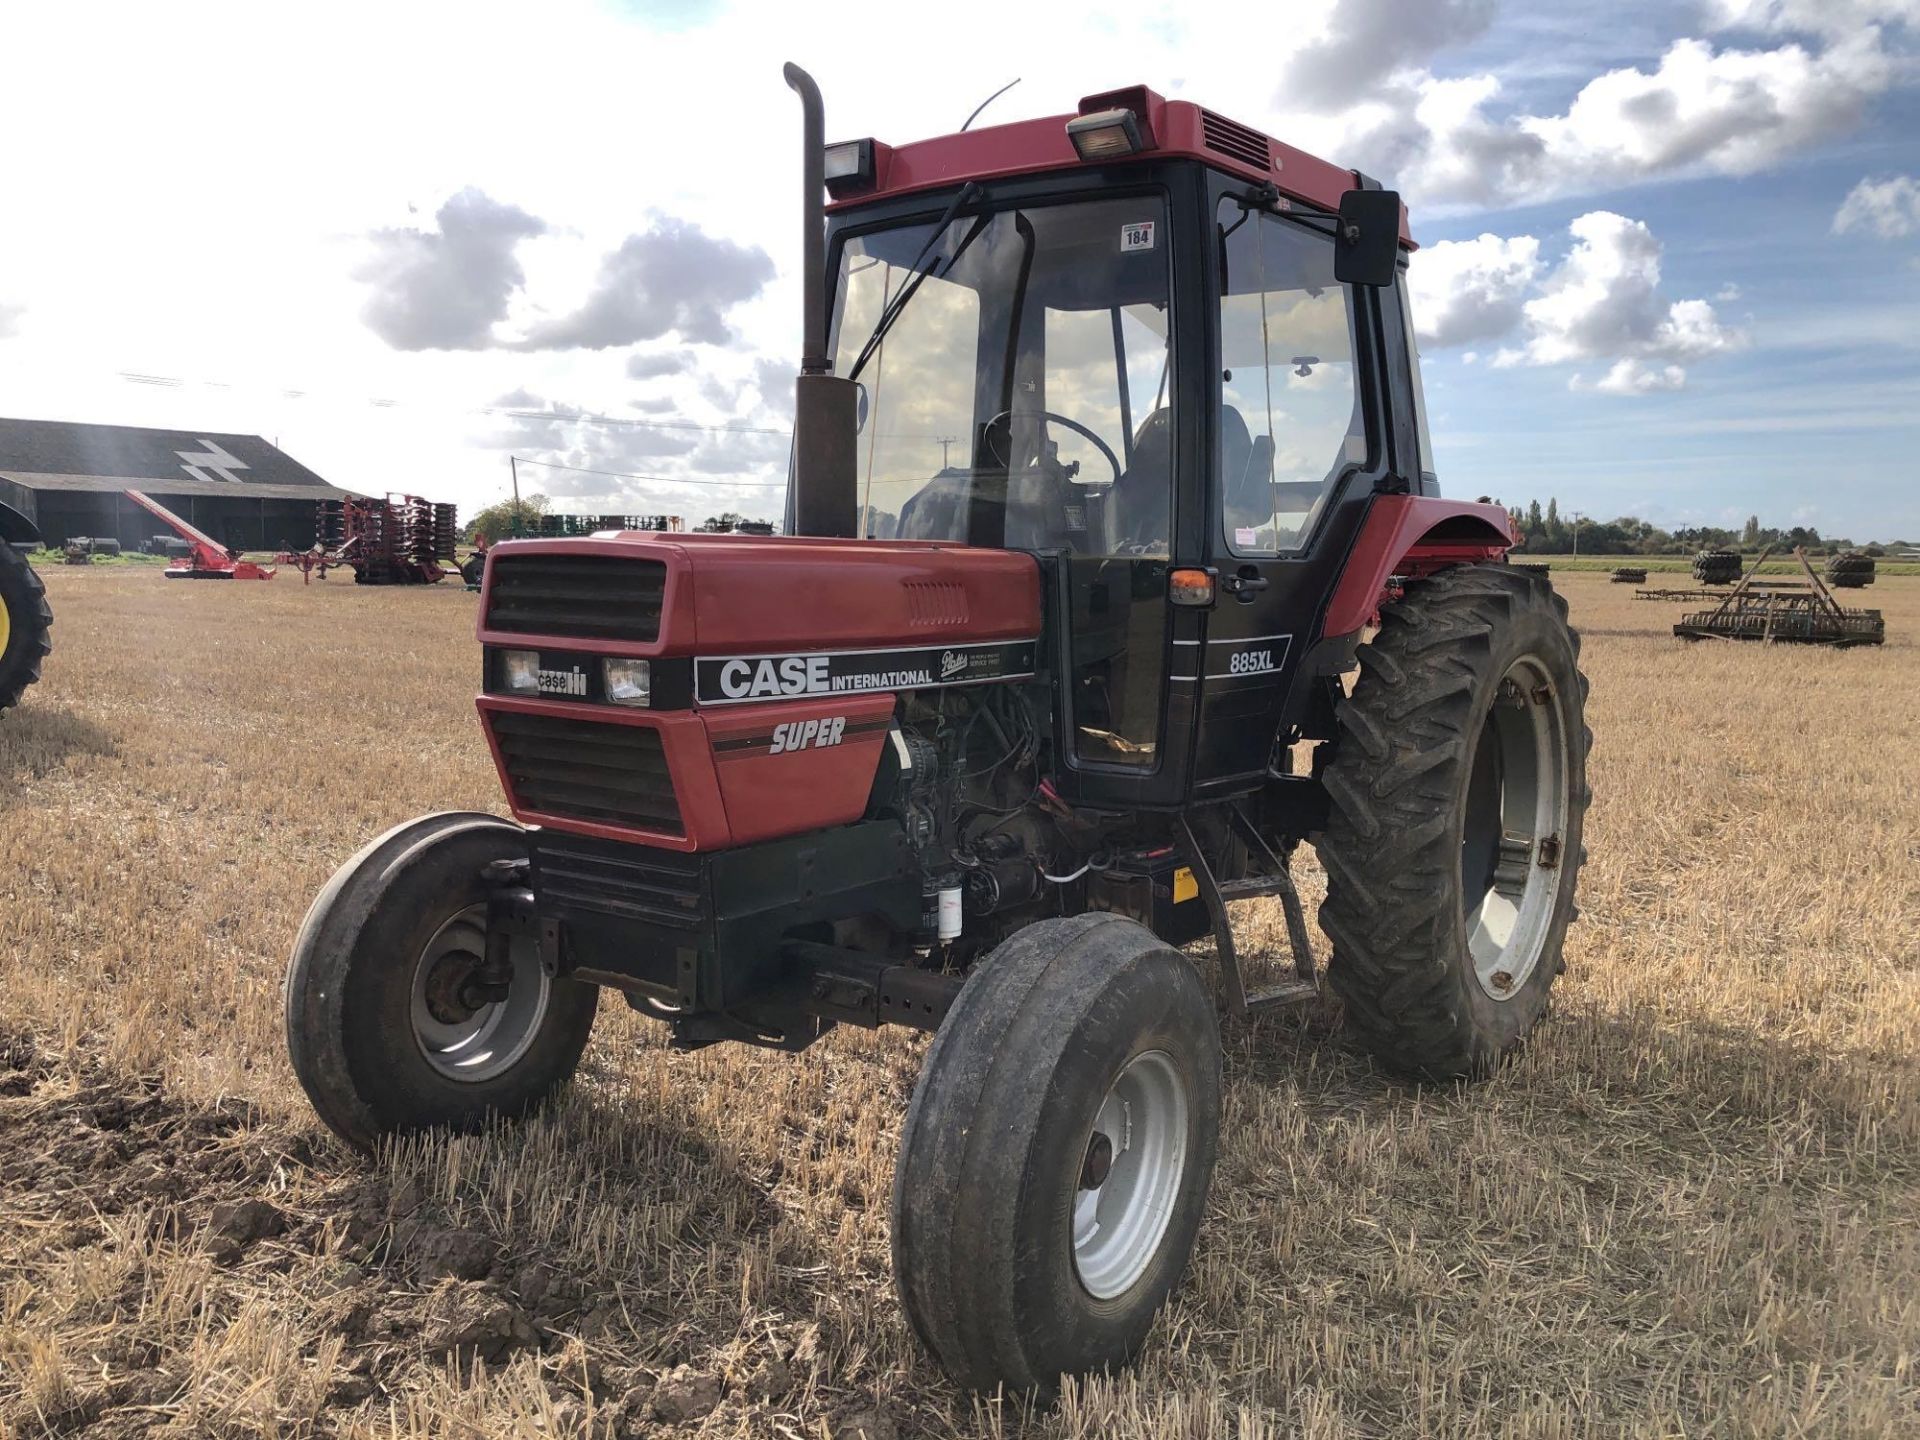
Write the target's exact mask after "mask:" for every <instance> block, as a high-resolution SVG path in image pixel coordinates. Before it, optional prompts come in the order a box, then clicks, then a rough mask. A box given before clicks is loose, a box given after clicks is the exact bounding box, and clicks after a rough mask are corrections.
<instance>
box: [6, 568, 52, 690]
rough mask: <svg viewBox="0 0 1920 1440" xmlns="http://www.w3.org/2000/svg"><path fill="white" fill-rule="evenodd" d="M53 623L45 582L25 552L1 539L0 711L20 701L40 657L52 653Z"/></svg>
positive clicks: (37, 670)
mask: <svg viewBox="0 0 1920 1440" xmlns="http://www.w3.org/2000/svg"><path fill="white" fill-rule="evenodd" d="M52 624H53V611H52V609H50V608H49V607H48V605H47V588H46V585H45V584H44V583H43V582H42V581H41V579H40V577H39V576H38V575H36V574H34V572H33V567H32V566H31V565H29V564H27V561H26V557H25V556H24V555H22V554H21V553H20V552H19V551H18V550H16V549H14V547H13V546H12V545H11V544H9V543H8V542H7V541H5V540H0V710H6V709H8V708H10V707H12V706H14V705H17V704H19V703H20V696H21V695H22V694H23V693H25V691H26V688H27V687H28V686H29V685H31V684H33V682H34V681H36V680H38V679H39V678H40V662H41V660H43V659H44V658H45V657H46V656H48V655H50V654H52V653H53V645H52V643H51V642H50V641H49V640H48V639H47V630H48V627H49V626H51V625H52Z"/></svg>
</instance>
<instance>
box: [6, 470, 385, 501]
mask: <svg viewBox="0 0 1920 1440" xmlns="http://www.w3.org/2000/svg"><path fill="white" fill-rule="evenodd" d="M0 480H11V481H13V483H14V484H16V485H24V486H25V487H26V488H27V489H29V490H80V491H90V492H94V493H110V492H116V491H122V490H141V491H144V492H146V493H147V494H150V495H153V496H156V497H158V496H163V495H211V496H218V497H221V498H223V499H227V500H340V499H344V498H345V497H346V496H347V494H348V493H349V492H347V491H345V490H342V489H340V488H339V487H338V486H337V485H329V484H327V482H326V481H324V480H320V479H318V478H317V477H316V479H315V480H314V482H313V483H311V484H299V485H261V484H253V485H232V484H229V483H228V482H226V481H225V480H189V479H188V478H187V477H186V476H184V475H183V476H181V477H180V478H179V479H177V480H176V479H166V478H161V479H148V478H146V477H144V476H139V475H46V474H39V473H36V472H34V471H31V470H0Z"/></svg>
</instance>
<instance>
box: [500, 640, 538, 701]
mask: <svg viewBox="0 0 1920 1440" xmlns="http://www.w3.org/2000/svg"><path fill="white" fill-rule="evenodd" d="M500 678H501V679H502V680H503V681H505V682H506V687H507V692H508V693H509V694H511V695H538V694H539V693H540V652H539V651H538V650H502V651H501V652H500Z"/></svg>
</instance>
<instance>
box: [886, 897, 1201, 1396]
mask: <svg viewBox="0 0 1920 1440" xmlns="http://www.w3.org/2000/svg"><path fill="white" fill-rule="evenodd" d="M1219 1126H1220V1037H1219V1030H1218V1022H1217V1020H1216V1018H1215V1015H1214V1009H1213V1005H1212V1002H1211V1001H1210V1000H1209V999H1208V998H1207V993H1206V990H1205V988H1204V987H1203V986H1202V985H1201V983H1200V979H1199V976H1198V975H1196V974H1195V973H1194V970H1193V967H1192V965H1191V964H1190V963H1188V961H1187V960H1186V959H1185V958H1184V957H1183V956H1181V955H1180V953H1179V952H1178V951H1175V950H1172V949H1169V948H1168V947H1167V946H1166V945H1165V944H1164V943H1162V942H1161V941H1160V940H1159V939H1158V938H1156V937H1155V936H1154V935H1153V934H1152V933H1151V932H1149V931H1148V930H1146V929H1145V928H1144V927H1142V926H1140V925H1138V924H1135V923H1134V922H1133V921H1131V920H1127V919H1123V918H1121V917H1119V916H1115V915H1101V914H1090V915H1078V916H1074V917H1071V918H1068V919H1057V920H1042V921H1039V922H1037V923H1036V924H1033V925H1029V926H1027V927H1026V928H1025V929H1024V930H1021V931H1020V932H1019V933H1018V934H1016V935H1014V936H1013V937H1012V938H1011V939H1010V940H1008V941H1006V943H1004V944H1003V945H1001V946H1000V948H999V949H997V950H995V951H994V952H993V954H992V955H991V956H989V957H988V958H987V959H986V960H984V961H982V962H981V963H980V964H979V965H978V966H976V967H975V969H974V972H973V974H972V975H970V976H969V977H968V979H967V983H966V986H965V988H963V989H962V990H961V992H960V996H959V998H958V1000H956V1001H955V1003H954V1007H953V1009H952V1011H951V1012H950V1013H949V1014H948V1016H947V1018H946V1021H945V1023H944V1024H942V1025H941V1027H940V1032H939V1034H938V1035H937V1036H936V1037H935V1039H934V1042H933V1045H932V1047H931V1048H930V1049H929V1050H928V1052H927V1059H926V1065H925V1068H924V1069H923V1070H922V1071H921V1074H920V1080H919V1084H918V1085H917V1086H916V1087H915V1089H914V1094H913V1105H912V1108H911V1109H910V1110H909V1111H908V1113H907V1121H906V1126H905V1129H904V1130H903V1132H902V1134H901V1138H900V1157H899V1162H898V1166H897V1168H896V1170H895V1172H894V1192H893V1260H894V1275H895V1279H896V1283H897V1284H898V1286H899V1291H900V1299H901V1303H902V1305H903V1306H904V1308H905V1310H906V1312H907V1316H908V1318H909V1320H911V1322H912V1324H913V1328H914V1330H915V1332H916V1333H917V1334H918V1335H919V1337H920V1339H921V1341H922V1342H923V1343H924V1344H925V1345H926V1347H927V1349H928V1350H930V1351H931V1352H932V1353H933V1355H934V1358H935V1359H937V1360H938V1361H939V1362H940V1364H941V1365H942V1367H943V1368H944V1369H945V1370H946V1371H947V1373H948V1374H949V1375H951V1376H952V1377H953V1378H954V1379H955V1380H957V1381H958V1382H960V1383H961V1384H963V1385H966V1386H968V1387H969V1388H971V1389H975V1390H980V1391H992V1390H993V1389H995V1388H996V1387H999V1386H1005V1387H1006V1388H1007V1389H1009V1390H1013V1391H1035V1392H1039V1393H1041V1394H1047V1393H1050V1392H1051V1391H1053V1390H1054V1389H1055V1387H1056V1386H1057V1385H1058V1383H1059V1380H1060V1377H1061V1376H1062V1375H1079V1374H1086V1373H1090V1372H1097V1371H1102V1370H1108V1369H1112V1368H1115V1367H1118V1366H1120V1365H1123V1364H1125V1363H1127V1362H1128V1361H1129V1360H1131V1359H1132V1358H1133V1356H1134V1355H1135V1354H1137V1353H1138V1352H1139V1349H1140V1347H1141V1345H1142V1344H1144V1343H1145V1340H1146V1336H1147V1332H1148V1329H1149V1328H1150V1327H1151V1325H1152V1323H1153V1317H1154V1314H1155V1312H1157V1311H1158V1310H1159V1308H1160V1306H1161V1305H1162V1304H1163V1303H1164V1302H1165V1300H1166V1298H1167V1295H1168V1293H1169V1292H1170V1291H1171V1290H1172V1289H1173V1286H1174V1284H1175V1283H1176V1282H1177V1281H1178V1280H1179V1278H1180V1275H1181V1273H1182V1272H1183V1271H1184V1270H1185V1269H1186V1265H1187V1257H1188V1255H1189V1253H1190V1252H1191V1250H1192V1248H1193V1240H1194V1235H1195V1233H1196V1232H1197V1230H1198V1229H1199V1226H1200V1218H1201V1213H1202V1211H1203V1209H1204V1207H1205V1204H1206V1194H1207V1184H1208V1181H1209V1179H1210V1178H1211V1176H1212V1173H1213V1160H1214V1150H1215V1144H1216V1140H1217V1137H1218V1132H1219Z"/></svg>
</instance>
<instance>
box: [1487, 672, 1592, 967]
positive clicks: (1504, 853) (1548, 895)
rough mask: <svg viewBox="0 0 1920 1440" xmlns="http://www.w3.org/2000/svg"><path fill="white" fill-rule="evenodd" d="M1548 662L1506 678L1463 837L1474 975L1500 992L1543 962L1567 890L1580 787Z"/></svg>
mask: <svg viewBox="0 0 1920 1440" xmlns="http://www.w3.org/2000/svg"><path fill="white" fill-rule="evenodd" d="M1557 700H1558V697H1557V696H1556V695H1555V693H1554V689H1553V685H1552V683H1551V680H1550V679H1549V676H1548V672H1547V668H1546V666H1545V665H1544V663H1542V662H1541V661H1540V660H1539V659H1537V658H1536V657H1534V656H1531V655H1526V656H1522V657H1521V658H1520V659H1518V660H1516V661H1514V662H1513V664H1512V665H1511V666H1510V667H1509V668H1508V670H1507V673H1506V674H1505V675H1503V676H1502V677H1501V679H1500V683H1499V685H1498V686H1497V687H1496V689H1495V692H1494V702H1493V705H1492V706H1491V708H1490V709H1489V710H1488V713H1487V716H1486V719H1485V722H1484V723H1483V725H1482V727H1481V731H1480V740H1479V743H1478V745H1477V746H1476V747H1475V749H1474V758H1473V767H1472V770H1471V772H1470V774H1469V777H1468V781H1467V794H1466V813H1465V821H1464V824H1463V826H1462V828H1461V837H1460V877H1461V881H1462V885H1461V903H1462V906H1463V909H1464V911H1465V921H1466V930H1467V948H1468V950H1469V952H1470V953H1471V955H1472V958H1473V971H1474V978H1475V980H1476V981H1477V982H1478V983H1479V985H1480V988H1481V989H1482V990H1483V991H1484V992H1485V993H1486V994H1487V995H1488V996H1490V997H1491V998H1493V999H1495V1000H1508V999H1511V998H1512V997H1513V996H1514V995H1516V994H1518V993H1519V991H1520V990H1521V988H1522V987H1523V986H1524V985H1525V984H1526V982H1527V979H1528V977H1529V976H1531V975H1532V974H1533V972H1534V970H1535V969H1536V968H1537V967H1538V965H1539V963H1540V957H1541V955H1542V953H1543V952H1544V950H1545V948H1546V942H1547V936H1548V934H1549V933H1550V931H1551V929H1552V920H1553V908H1554V903H1555V901H1556V899H1557V897H1558V893H1559V874H1558V870H1559V865H1560V859H1561V854H1560V852H1561V836H1562V835H1564V834H1565V833H1566V828H1567V821H1568V814H1569V806H1570V803H1571V795H1570V791H1569V774H1570V766H1569V763H1568V753H1567V733H1566V726H1565V722H1564V720H1563V718H1562V716H1561V711H1560V706H1559V704H1558V703H1557Z"/></svg>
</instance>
